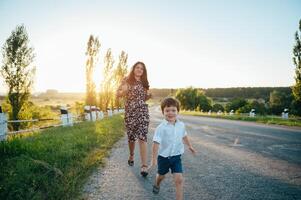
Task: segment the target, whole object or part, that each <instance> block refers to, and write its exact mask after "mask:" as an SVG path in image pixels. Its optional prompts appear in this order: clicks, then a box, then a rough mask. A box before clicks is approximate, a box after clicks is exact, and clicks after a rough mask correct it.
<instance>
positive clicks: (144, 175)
mask: <svg viewBox="0 0 301 200" xmlns="http://www.w3.org/2000/svg"><path fill="white" fill-rule="evenodd" d="M147 167H148V166H147V165H141V172H140V174H141V176H143V177H146V176H147V175H148V172H147V171H143V170H142V169H143V168H147Z"/></svg>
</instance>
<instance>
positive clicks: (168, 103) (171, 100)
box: [161, 97, 180, 113]
mask: <svg viewBox="0 0 301 200" xmlns="http://www.w3.org/2000/svg"><path fill="white" fill-rule="evenodd" d="M170 106H174V107H177V110H178V112H180V102H179V101H178V100H177V99H175V98H172V97H166V98H165V99H163V101H162V102H161V110H162V113H163V111H164V108H165V107H170Z"/></svg>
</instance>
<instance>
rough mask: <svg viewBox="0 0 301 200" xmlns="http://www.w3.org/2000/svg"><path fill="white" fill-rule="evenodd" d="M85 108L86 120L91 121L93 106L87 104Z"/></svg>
mask: <svg viewBox="0 0 301 200" xmlns="http://www.w3.org/2000/svg"><path fill="white" fill-rule="evenodd" d="M84 110H85V120H86V121H91V106H89V105H87V106H85V107H84Z"/></svg>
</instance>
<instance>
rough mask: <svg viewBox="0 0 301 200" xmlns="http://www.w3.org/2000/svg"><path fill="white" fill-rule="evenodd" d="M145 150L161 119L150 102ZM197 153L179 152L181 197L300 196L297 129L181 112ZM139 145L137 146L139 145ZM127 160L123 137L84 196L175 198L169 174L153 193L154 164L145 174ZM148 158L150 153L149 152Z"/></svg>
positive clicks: (300, 147)
mask: <svg viewBox="0 0 301 200" xmlns="http://www.w3.org/2000/svg"><path fill="white" fill-rule="evenodd" d="M150 113H151V124H150V128H149V142H148V144H149V146H148V147H149V155H150V150H151V141H152V137H153V133H154V129H155V128H156V126H157V125H158V124H159V123H160V122H161V119H162V114H161V113H160V110H159V108H158V107H152V108H150ZM179 118H180V119H181V120H182V121H183V122H184V123H185V124H186V129H187V132H188V135H189V136H190V139H191V141H192V144H193V146H194V147H195V149H196V150H197V152H198V153H197V155H196V156H192V155H191V154H190V152H188V150H186V152H185V153H184V155H183V157H182V162H183V167H184V174H183V175H184V178H185V182H184V199H223V200H224V199H225V200H226V199H227V200H235V199H242V200H248V199H263V200H268V199H279V200H280V199H281V200H283V199H301V129H300V128H288V127H280V126H268V125H263V124H257V123H253V122H241V121H232V120H223V119H214V118H205V117H195V116H179ZM137 147H138V146H137ZM138 150H139V149H138V148H136V153H135V166H134V167H129V166H128V165H127V159H128V147H127V140H126V137H124V138H123V139H122V140H121V141H119V142H118V143H117V144H116V147H115V148H114V149H113V150H112V152H111V156H110V158H108V159H107V165H106V167H105V168H103V169H101V168H99V169H98V170H96V171H95V173H94V174H93V175H92V176H91V178H90V179H89V180H88V182H87V184H86V185H85V188H84V190H83V199H174V197H175V189H174V185H173V182H172V176H171V175H170V174H169V175H168V176H167V178H166V179H165V180H164V181H163V182H162V184H161V191H160V193H159V194H158V195H154V194H153V193H152V184H153V181H154V177H155V174H156V170H155V169H154V170H152V171H151V172H150V175H149V176H148V178H146V179H144V178H142V177H141V176H140V174H139V170H140V168H139V166H140V163H139V153H138ZM149 158H150V157H149Z"/></svg>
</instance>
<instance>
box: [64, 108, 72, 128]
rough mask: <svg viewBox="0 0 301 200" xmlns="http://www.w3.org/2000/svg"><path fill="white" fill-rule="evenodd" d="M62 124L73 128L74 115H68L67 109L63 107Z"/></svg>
mask: <svg viewBox="0 0 301 200" xmlns="http://www.w3.org/2000/svg"><path fill="white" fill-rule="evenodd" d="M61 122H62V125H63V126H73V120H72V114H71V113H68V110H67V108H66V107H63V106H62V107H61Z"/></svg>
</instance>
